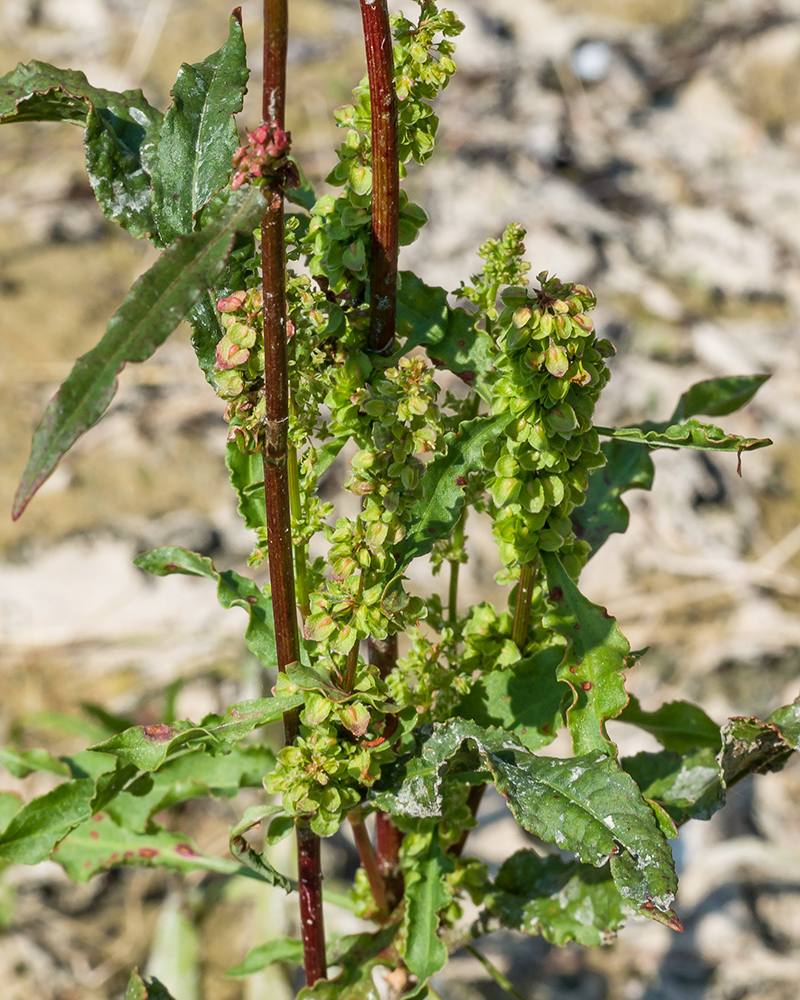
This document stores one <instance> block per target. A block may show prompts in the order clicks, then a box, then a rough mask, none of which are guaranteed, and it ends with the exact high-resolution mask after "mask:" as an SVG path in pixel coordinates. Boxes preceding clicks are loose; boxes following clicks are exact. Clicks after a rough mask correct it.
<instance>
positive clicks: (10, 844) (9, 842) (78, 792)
mask: <svg viewBox="0 0 800 1000" xmlns="http://www.w3.org/2000/svg"><path fill="white" fill-rule="evenodd" d="M94 786H95V783H94V780H93V779H92V778H82V779H79V780H75V781H67V782H65V783H64V784H63V785H58V787H56V788H54V789H53V790H52V791H51V792H47V793H46V794H45V795H40V796H38V798H35V799H32V800H31V801H30V802H29V803H28V804H27V805H25V806H23V807H22V809H20V810H19V812H18V813H16V815H15V816H13V817H12V819H11V821H10V822H9V824H8V826H7V827H6V828H5V830H4V831H3V833H2V834H0V856H2V857H4V858H8V860H9V861H18V862H20V863H21V864H23V865H36V864H39V862H40V861H44V860H45V858H47V857H48V856H49V854H50V852H51V851H52V850H53V848H54V847H55V846H56V844H58V842H59V841H60V840H62V839H63V838H64V837H66V835H67V834H68V833H69V832H70V830H73V829H75V827H76V826H78V825H79V824H80V823H85V822H86V820H88V819H89V818H90V817H91V815H92V809H91V803H92V798H93V796H94Z"/></svg>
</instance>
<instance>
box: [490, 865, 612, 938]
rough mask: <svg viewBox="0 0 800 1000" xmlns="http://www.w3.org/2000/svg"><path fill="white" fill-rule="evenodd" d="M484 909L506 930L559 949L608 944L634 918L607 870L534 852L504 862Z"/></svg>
mask: <svg viewBox="0 0 800 1000" xmlns="http://www.w3.org/2000/svg"><path fill="white" fill-rule="evenodd" d="M486 906H487V909H488V910H489V912H490V913H492V914H494V915H495V916H496V917H499V919H500V920H501V921H502V922H503V924H504V926H506V927H510V928H511V929H512V930H516V931H521V932H522V933H523V934H541V935H542V937H543V938H544V939H545V940H546V941H549V942H550V943H551V944H555V945H558V946H562V945H565V944H567V942H568V941H577V942H578V943H579V944H582V945H586V946H587V947H591V946H592V945H599V944H608V943H609V940H611V939H613V937H614V936H615V932H616V931H618V930H619V929H620V928H621V927H622V926H623V925H624V923H625V920H626V917H627V915H628V913H629V912H630V911H629V908H628V904H627V903H626V902H625V900H624V899H623V898H622V896H621V895H620V892H619V890H618V889H617V887H616V885H615V884H614V880H613V878H612V876H611V871H610V869H609V868H608V866H603V867H602V868H599V869H597V868H592V867H591V866H590V865H583V864H580V862H578V861H563V860H562V859H561V858H557V857H548V858H540V857H539V856H538V855H537V854H536V852H535V851H533V850H522V851H517V852H516V853H515V854H512V855H511V857H510V858H508V859H507V860H506V861H505V862H503V865H502V867H501V869H500V871H499V873H498V875H497V880H496V882H495V884H494V886H493V887H492V889H491V890H490V892H489V896H488V898H487V901H486Z"/></svg>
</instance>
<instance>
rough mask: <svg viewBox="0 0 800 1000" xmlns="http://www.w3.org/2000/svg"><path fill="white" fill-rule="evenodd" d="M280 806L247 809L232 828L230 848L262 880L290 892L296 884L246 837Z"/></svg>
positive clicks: (278, 809) (238, 859) (237, 858)
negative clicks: (245, 836) (274, 866)
mask: <svg viewBox="0 0 800 1000" xmlns="http://www.w3.org/2000/svg"><path fill="white" fill-rule="evenodd" d="M280 808H281V807H280V806H250V807H249V808H247V809H245V811H244V815H243V816H242V818H241V820H240V821H239V822H238V823H237V824H236V825H235V826H233V827H232V828H231V831H230V849H231V854H232V855H233V856H234V857H235V858H236V860H237V861H240V862H241V863H242V864H243V865H245V866H246V867H247V868H249V869H250V870H251V871H253V872H255V874H256V876H257V877H258V878H259V879H261V881H262V882H267V883H268V884H269V885H276V886H278V887H279V888H281V889H283V890H285V891H286V892H287V893H289V892H291V891H292V890H293V889H296V888H297V886H296V884H295V883H294V882H293V881H292V880H291V879H289V878H287V877H286V876H285V875H282V874H281V873H280V872H279V871H278V870H277V869H275V868H273V867H272V865H271V864H270V863H269V861H267V857H266V855H265V854H263V853H261V854H259V853H258V852H257V851H255V850H253V848H252V847H251V846H250V845H249V844H248V842H247V841H246V840H245V838H244V835H245V833H247V831H248V830H252V829H253V827H254V826H258V825H259V824H260V823H261V822H262V820H264V819H266V818H267V817H268V816H272V815H274V814H275V813H276V812H278V811H280Z"/></svg>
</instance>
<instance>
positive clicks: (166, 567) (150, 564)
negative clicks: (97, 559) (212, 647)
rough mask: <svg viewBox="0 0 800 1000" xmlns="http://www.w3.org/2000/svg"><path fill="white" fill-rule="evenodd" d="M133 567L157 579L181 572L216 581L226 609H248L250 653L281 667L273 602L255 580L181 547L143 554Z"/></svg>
mask: <svg viewBox="0 0 800 1000" xmlns="http://www.w3.org/2000/svg"><path fill="white" fill-rule="evenodd" d="M133 564H134V566H138V567H139V569H143V570H145V571H146V572H147V573H152V574H153V575H154V576H170V575H171V574H173V573H180V574H183V575H186V576H204V577H206V578H207V579H209V580H213V581H215V583H216V584H217V599H218V600H219V603H220V604H221V605H222V606H223V608H233V607H237V608H244V610H245V611H246V612H247V613H248V615H249V617H250V621H249V623H248V626H247V631H246V632H245V636H244V638H245V642H246V643H247V646H248V648H249V649H250V651H251V652H252V653H254V654H255V656H257V657H258V659H259V660H260V661H261V663H262V664H263V665H264V666H265V667H277V665H278V654H277V651H276V648H275V621H274V618H273V614H272V601H271V600H270V598H269V597H268V596H267V595H266V594H265V593H264V592H263V591H262V590H261V588H260V587H259V586H258V584H257V583H255V582H254V581H253V580H249V579H248V578H247V577H244V576H240V575H239V574H238V573H236V572H234V570H231V569H227V570H222V571H221V572H220V571H218V570H217V569H216V568H215V567H214V563H213V562H212V561H211V560H210V559H208V558H206V557H205V556H201V555H199V554H198V553H197V552H190V551H189V550H188V549H183V548H180V547H178V546H165V547H163V548H160V549H151V550H150V551H149V552H143V553H142V554H141V555H140V556H137V557H136V559H134V561H133Z"/></svg>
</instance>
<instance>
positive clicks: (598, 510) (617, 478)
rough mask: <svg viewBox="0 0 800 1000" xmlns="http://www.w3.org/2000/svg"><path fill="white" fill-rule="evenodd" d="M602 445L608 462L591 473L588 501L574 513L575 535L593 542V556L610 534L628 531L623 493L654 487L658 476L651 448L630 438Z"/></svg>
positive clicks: (628, 517)
mask: <svg viewBox="0 0 800 1000" xmlns="http://www.w3.org/2000/svg"><path fill="white" fill-rule="evenodd" d="M601 447H602V451H603V454H604V455H605V458H606V464H605V465H603V466H602V467H601V468H599V469H595V470H594V471H593V472H592V474H591V475H590V476H589V489H588V490H587V491H586V500H585V502H584V503H583V505H582V506H581V507H577V508H576V509H575V510H574V511H573V512H572V515H571V520H572V527H573V529H574V531H575V534H576V535H577V537H578V538H580V539H582V540H583V541H584V542H588V543H589V545H591V547H592V555H594V554H595V552H597V550H598V549H599V548H600V546H601V545H603V543H604V542H605V541H606V540H607V539H608V537H609V535H612V534H615V533H617V532H619V533H622V534H624V533H625V532H626V531H627V530H628V523H629V521H630V512H629V510H628V508H627V507H626V506H625V504H624V503H623V502H622V500H621V499H620V497H621V496H622V494H623V493H626V492H627V491H628V490H649V489H652V487H653V476H654V475H655V467H654V465H653V460H652V458H651V457H650V453H649V450H648V449H647V448H642V446H641V445H638V444H630V443H628V442H626V441H604V442H603V444H602V446H601Z"/></svg>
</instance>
